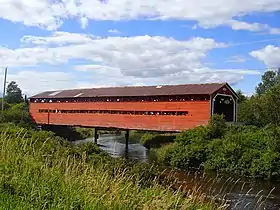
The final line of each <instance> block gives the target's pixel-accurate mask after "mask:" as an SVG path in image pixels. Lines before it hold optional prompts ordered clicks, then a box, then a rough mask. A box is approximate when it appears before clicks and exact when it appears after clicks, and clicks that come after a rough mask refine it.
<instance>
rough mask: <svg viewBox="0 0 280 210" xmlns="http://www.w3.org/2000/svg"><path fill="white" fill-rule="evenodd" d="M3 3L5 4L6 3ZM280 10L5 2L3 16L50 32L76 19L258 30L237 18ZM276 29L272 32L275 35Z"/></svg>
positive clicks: (234, 4)
mask: <svg viewBox="0 0 280 210" xmlns="http://www.w3.org/2000/svg"><path fill="white" fill-rule="evenodd" d="M3 1H4V2H3ZM279 10H280V2H279V0H258V1H255V0H247V1H246V4H244V1H242V0H228V1H224V0H213V1H211V2H210V3H209V1H197V0H188V1H187V2H186V1H185V0H177V1H174V0H165V1H159V0H149V1H141V0H115V1H112V0H108V1H97V0H95V1H92V0H59V1H54V0H52V1H49V0H40V1H37V0H2V2H1V4H0V17H2V18H3V19H7V20H10V21H12V22H21V23H23V24H25V25H27V26H37V27H43V28H46V29H49V30H55V29H57V28H59V27H60V26H61V25H62V23H63V21H64V20H66V19H70V18H71V19H73V18H74V19H77V20H79V21H80V22H81V25H82V27H83V28H85V27H86V26H87V24H88V20H115V21H118V20H135V19H143V18H145V19H152V20H155V19H161V20H167V19H180V20H192V21H197V22H198V24H199V25H200V26H202V27H210V26H219V25H223V24H225V23H227V24H228V25H230V26H231V27H232V28H233V29H236V30H241V29H242V30H244V29H249V30H251V31H256V30H258V29H257V28H258V27H259V24H258V23H253V24H251V23H245V22H242V21H236V20H234V18H236V17H239V18H240V17H242V16H245V15H250V14H252V13H254V12H255V13H260V12H275V11H279ZM273 31H274V30H272V32H273Z"/></svg>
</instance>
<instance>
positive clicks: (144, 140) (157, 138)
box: [140, 133, 176, 149]
mask: <svg viewBox="0 0 280 210" xmlns="http://www.w3.org/2000/svg"><path fill="white" fill-rule="evenodd" d="M175 138H176V134H163V135H160V134H150V133H146V134H144V135H143V136H142V137H141V139H140V143H141V144H142V145H144V146H145V147H146V148H149V149H150V148H157V147H160V146H162V145H164V144H167V143H171V142H174V139H175Z"/></svg>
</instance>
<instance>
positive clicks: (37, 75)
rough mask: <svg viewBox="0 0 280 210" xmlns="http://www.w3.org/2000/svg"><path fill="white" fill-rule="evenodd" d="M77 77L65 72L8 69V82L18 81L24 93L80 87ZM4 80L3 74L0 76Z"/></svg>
mask: <svg viewBox="0 0 280 210" xmlns="http://www.w3.org/2000/svg"><path fill="white" fill-rule="evenodd" d="M75 79H76V78H75V77H74V76H73V75H71V74H69V73H65V72H41V71H35V70H33V71H31V70H22V71H19V72H16V73H14V72H13V71H11V72H10V69H8V74H7V82H11V81H16V83H17V84H18V85H19V87H20V88H21V89H22V92H23V94H27V95H29V96H30V95H34V94H36V93H39V92H42V91H45V90H56V89H65V88H73V87H78V85H77V86H76V84H77V81H76V80H75ZM0 80H1V81H3V74H1V76H0Z"/></svg>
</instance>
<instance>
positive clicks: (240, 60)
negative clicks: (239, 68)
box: [225, 55, 246, 63]
mask: <svg viewBox="0 0 280 210" xmlns="http://www.w3.org/2000/svg"><path fill="white" fill-rule="evenodd" d="M244 62H246V59H245V58H244V57H242V56H239V55H235V56H232V57H230V58H229V59H228V60H226V61H225V63H244Z"/></svg>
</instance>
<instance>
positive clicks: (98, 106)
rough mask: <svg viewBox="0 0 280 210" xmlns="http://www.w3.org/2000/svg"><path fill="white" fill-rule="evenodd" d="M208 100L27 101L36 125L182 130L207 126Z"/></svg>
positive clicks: (208, 117) (208, 114)
mask: <svg viewBox="0 0 280 210" xmlns="http://www.w3.org/2000/svg"><path fill="white" fill-rule="evenodd" d="M209 103H210V102H209V101H185V102H85V103H30V113H31V115H32V117H33V119H34V120H35V121H36V123H37V124H47V123H48V122H49V124H54V125H80V126H92V127H113V128H123V129H141V130H159V131H182V130H186V129H189V128H193V127H196V126H199V125H206V124H207V123H208V120H209V119H210V104H209ZM39 109H59V110H61V109H65V110H125V111H188V112H189V114H188V115H187V116H170V115H155V116H153V115H121V114H119V115H116V114H89V113H87V114H86V113H39ZM48 115H49V116H48ZM48 120H49V121H48Z"/></svg>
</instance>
